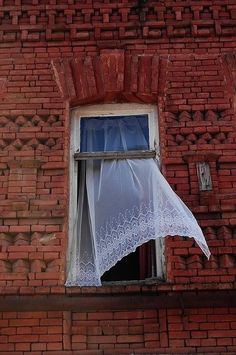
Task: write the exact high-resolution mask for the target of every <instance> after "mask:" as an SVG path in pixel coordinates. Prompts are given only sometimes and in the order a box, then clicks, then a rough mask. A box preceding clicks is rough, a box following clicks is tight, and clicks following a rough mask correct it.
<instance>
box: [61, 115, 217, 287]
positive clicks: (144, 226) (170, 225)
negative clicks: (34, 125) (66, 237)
mask: <svg viewBox="0 0 236 355" xmlns="http://www.w3.org/2000/svg"><path fill="white" fill-rule="evenodd" d="M81 122H82V123H81V152H96V151H105V152H106V151H128V150H148V149H149V137H148V119H147V116H146V115H139V116H120V117H117V116H116V117H113V116H109V117H99V118H84V119H82V120H81ZM174 235H178V236H185V237H193V238H194V239H195V241H196V242H197V244H198V245H199V247H200V248H201V249H202V251H203V252H204V253H205V255H206V256H207V257H209V256H210V251H209V249H208V246H207V244H206V241H205V238H204V236H203V233H202V231H201V229H200V227H199V226H198V224H197V221H196V219H195V218H194V216H193V214H192V213H191V212H190V210H189V209H188V208H187V206H186V205H185V204H184V203H183V202H182V201H181V199H180V198H179V197H178V196H177V195H176V194H175V192H174V191H173V190H172V189H171V187H170V186H169V184H168V183H167V181H166V180H165V178H164V177H163V176H162V174H161V173H160V170H159V167H158V163H157V161H156V160H155V159H133V160H132V159H116V160H102V159H100V160H88V161H86V162H85V161H83V162H82V163H81V166H80V177H79V198H78V206H77V218H76V221H75V225H74V232H73V237H72V240H71V243H70V245H71V247H70V250H69V260H68V263H69V266H68V278H67V282H66V286H100V285H101V276H102V275H103V274H104V272H106V271H107V270H109V269H110V268H111V267H112V266H113V265H115V264H116V263H117V262H118V261H119V260H121V259H122V258H123V257H124V256H126V255H128V254H130V253H131V252H133V251H135V249H136V248H137V247H138V246H140V245H142V244H143V243H145V242H147V241H149V240H151V239H156V238H160V237H165V236H174Z"/></svg>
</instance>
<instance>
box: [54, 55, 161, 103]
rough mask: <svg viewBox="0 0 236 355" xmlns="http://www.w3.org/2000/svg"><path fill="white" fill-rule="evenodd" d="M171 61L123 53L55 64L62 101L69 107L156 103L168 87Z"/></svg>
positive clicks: (80, 58) (58, 61)
mask: <svg viewBox="0 0 236 355" xmlns="http://www.w3.org/2000/svg"><path fill="white" fill-rule="evenodd" d="M167 64H168V58H167V57H166V58H162V57H160V56H158V55H145V54H140V55H138V54H126V53H125V51H122V50H113V51H109V52H103V53H101V54H100V55H95V56H86V55H80V56H78V57H76V58H71V59H58V60H53V61H52V68H53V71H54V75H55V80H56V82H57V85H58V88H59V90H60V93H61V95H62V97H63V98H64V99H65V100H69V101H70V105H71V106H72V107H73V106H76V105H83V104H89V103H96V102H97V103H99V102H112V101H116V102H121V101H122V102H140V103H142V102H143V103H157V98H158V97H160V96H163V94H164V93H165V87H166V85H165V84H166V75H167Z"/></svg>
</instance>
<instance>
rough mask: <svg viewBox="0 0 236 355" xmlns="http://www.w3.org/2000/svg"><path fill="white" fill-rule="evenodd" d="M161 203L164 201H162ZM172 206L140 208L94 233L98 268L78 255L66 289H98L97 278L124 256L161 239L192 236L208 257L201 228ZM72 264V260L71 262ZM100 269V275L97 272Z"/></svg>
mask: <svg viewBox="0 0 236 355" xmlns="http://www.w3.org/2000/svg"><path fill="white" fill-rule="evenodd" d="M163 204H165V202H164V201H163ZM184 217H185V218H184V220H183V215H181V213H180V212H179V210H178V209H177V208H175V207H172V210H170V208H168V209H167V208H165V206H162V207H160V206H159V208H158V211H154V210H153V206H152V205H151V204H150V205H145V204H143V205H141V206H140V207H134V208H133V209H132V210H131V211H128V210H126V211H125V212H124V213H123V214H122V213H120V214H119V216H118V218H117V219H112V220H110V221H108V222H107V223H106V225H105V226H103V227H100V228H99V229H98V230H97V231H96V240H97V259H98V260H99V265H97V268H96V266H95V265H94V264H93V263H91V257H89V255H87V257H86V255H85V253H83V258H82V259H83V262H81V259H80V260H79V258H78V256H77V257H76V260H75V262H74V264H72V265H73V266H72V270H71V278H70V280H68V282H67V283H66V286H76V285H80V286H100V285H101V281H100V277H101V276H102V275H103V273H104V272H105V271H107V270H109V269H110V268H111V267H112V266H114V265H115V264H116V263H117V261H119V260H121V259H122V258H123V257H124V256H126V255H128V254H130V253H131V252H133V251H135V250H136V248H137V247H138V246H140V245H142V244H143V243H145V242H147V241H149V240H150V239H156V238H160V237H164V236H167V235H169V236H174V235H181V236H184V237H189V236H190V237H191V236H193V237H194V239H195V241H196V242H197V244H198V245H199V247H200V248H201V249H202V250H203V252H204V253H205V254H206V256H207V257H208V258H209V256H210V251H209V249H208V247H207V244H206V242H205V238H204V236H203V234H202V231H201V229H200V227H199V226H198V225H197V224H193V222H192V218H190V217H189V218H188V217H187V216H184ZM72 263H73V261H72ZM96 270H99V275H98V274H97V273H96Z"/></svg>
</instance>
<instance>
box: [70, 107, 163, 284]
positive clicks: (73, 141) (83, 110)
mask: <svg viewBox="0 0 236 355" xmlns="http://www.w3.org/2000/svg"><path fill="white" fill-rule="evenodd" d="M125 115H127V116H132V115H147V116H148V127H149V148H150V149H149V150H136V151H127V152H120V151H119V152H118V151H114V152H89V153H87V152H83V153H82V152H80V121H81V118H85V117H88V118H89V117H106V116H125ZM71 118H72V119H71V136H70V157H69V159H70V203H69V226H68V227H69V228H68V229H69V230H68V233H69V249H70V242H71V241H72V233H73V229H74V222H75V218H76V210H77V208H76V207H77V196H78V184H77V181H78V161H80V160H88V159H140V158H141V159H148V158H155V157H156V158H157V159H158V160H159V157H160V155H159V131H158V124H157V122H158V116H157V109H156V106H154V105H146V104H99V105H89V106H82V107H78V108H75V109H73V110H72V111H71ZM155 245H156V250H155V252H156V272H157V275H156V277H157V278H158V279H165V276H166V270H165V258H164V240H163V238H157V239H156V240H155ZM68 257H69V255H68ZM122 283H124V284H125V283H126V281H125V280H124V282H122Z"/></svg>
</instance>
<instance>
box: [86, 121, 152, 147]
mask: <svg viewBox="0 0 236 355" xmlns="http://www.w3.org/2000/svg"><path fill="white" fill-rule="evenodd" d="M148 137H149V132H148V116H147V115H137V116H133V115H132V116H107V117H89V118H87V117H86V118H84V117H83V118H81V146H80V151H81V152H92V151H93V152H97V151H114V150H115V151H126V150H140V149H149V138H148Z"/></svg>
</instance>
